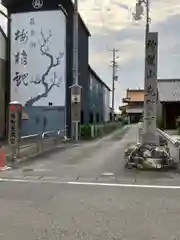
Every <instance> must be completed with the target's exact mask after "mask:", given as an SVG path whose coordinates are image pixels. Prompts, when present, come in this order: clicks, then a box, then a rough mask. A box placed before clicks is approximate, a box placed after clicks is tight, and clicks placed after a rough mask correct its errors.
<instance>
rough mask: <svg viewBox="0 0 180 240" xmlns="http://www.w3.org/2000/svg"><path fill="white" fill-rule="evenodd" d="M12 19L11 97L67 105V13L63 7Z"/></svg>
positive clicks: (31, 102) (33, 103)
mask: <svg viewBox="0 0 180 240" xmlns="http://www.w3.org/2000/svg"><path fill="white" fill-rule="evenodd" d="M11 19H12V21H11V101H18V102H20V103H21V104H22V105H23V106H48V105H49V102H51V103H52V105H53V106H64V105H65V94H66V90H65V88H66V16H65V15H64V13H63V12H61V11H59V10H58V11H38V12H28V13H18V14H12V15H11ZM58 29H59V30H58Z"/></svg>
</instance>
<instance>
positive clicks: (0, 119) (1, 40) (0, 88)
mask: <svg viewBox="0 0 180 240" xmlns="http://www.w3.org/2000/svg"><path fill="white" fill-rule="evenodd" d="M6 41H7V36H6V34H5V33H4V31H3V29H2V28H1V27H0V123H1V124H0V139H1V140H3V139H4V138H5V133H6V131H5V130H6V107H5V106H6V105H5V102H6V91H5V84H6V63H7V61H6Z"/></svg>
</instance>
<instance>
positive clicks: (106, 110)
mask: <svg viewBox="0 0 180 240" xmlns="http://www.w3.org/2000/svg"><path fill="white" fill-rule="evenodd" d="M109 101H110V92H109V90H108V89H107V88H106V87H105V86H104V121H105V122H107V121H109V120H110V115H109V114H110V108H109Z"/></svg>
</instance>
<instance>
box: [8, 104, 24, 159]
mask: <svg viewBox="0 0 180 240" xmlns="http://www.w3.org/2000/svg"><path fill="white" fill-rule="evenodd" d="M21 118H22V105H21V104H20V103H19V102H17V101H15V102H10V103H9V134H8V135H9V136H8V142H9V146H10V148H11V149H12V152H13V157H12V158H13V159H12V160H14V157H17V154H18V150H19V142H20V137H21V136H20V128H21Z"/></svg>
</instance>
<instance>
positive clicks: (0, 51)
mask: <svg viewBox="0 0 180 240" xmlns="http://www.w3.org/2000/svg"><path fill="white" fill-rule="evenodd" d="M0 58H1V59H3V60H6V38H5V37H4V36H3V34H2V32H1V31H0Z"/></svg>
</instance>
